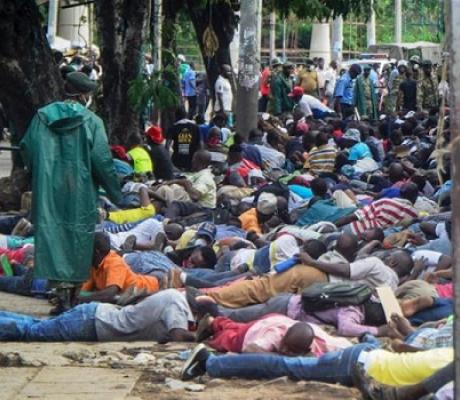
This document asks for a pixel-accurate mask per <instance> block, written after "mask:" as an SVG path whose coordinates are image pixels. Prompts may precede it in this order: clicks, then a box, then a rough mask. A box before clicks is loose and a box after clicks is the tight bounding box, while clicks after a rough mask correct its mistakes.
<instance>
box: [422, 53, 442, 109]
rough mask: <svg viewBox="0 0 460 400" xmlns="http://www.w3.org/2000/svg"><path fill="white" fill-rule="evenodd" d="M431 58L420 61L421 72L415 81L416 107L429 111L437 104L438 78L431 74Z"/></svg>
mask: <svg viewBox="0 0 460 400" xmlns="http://www.w3.org/2000/svg"><path fill="white" fill-rule="evenodd" d="M432 70H433V64H432V63H431V60H423V61H422V74H421V77H420V79H419V80H418V83H417V107H418V108H419V109H420V110H426V111H429V110H430V109H432V108H437V107H438V106H439V96H438V86H439V84H438V78H437V77H436V75H435V74H433V71H432Z"/></svg>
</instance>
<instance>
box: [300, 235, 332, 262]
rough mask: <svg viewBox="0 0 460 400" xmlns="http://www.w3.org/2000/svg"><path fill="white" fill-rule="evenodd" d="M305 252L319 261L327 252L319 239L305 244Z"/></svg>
mask: <svg viewBox="0 0 460 400" xmlns="http://www.w3.org/2000/svg"><path fill="white" fill-rule="evenodd" d="M302 249H303V251H305V252H306V253H308V255H309V256H310V257H311V258H314V259H315V260H317V259H318V258H320V257H321V256H322V255H323V254H324V253H326V252H327V247H326V245H325V244H324V243H323V242H322V241H321V240H318V239H310V240H307V241H306V242H305V244H304V245H303V247H302Z"/></svg>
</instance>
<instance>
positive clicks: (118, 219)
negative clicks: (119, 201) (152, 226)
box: [107, 204, 155, 224]
mask: <svg viewBox="0 0 460 400" xmlns="http://www.w3.org/2000/svg"><path fill="white" fill-rule="evenodd" d="M154 215H155V207H153V204H149V205H148V206H147V207H139V208H132V209H129V210H119V211H112V212H110V213H109V215H108V217H107V219H108V220H109V221H111V222H115V223H116V224H127V223H128V222H137V221H142V220H143V219H147V218H150V217H153V216H154Z"/></svg>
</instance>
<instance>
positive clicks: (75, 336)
mask: <svg viewBox="0 0 460 400" xmlns="http://www.w3.org/2000/svg"><path fill="white" fill-rule="evenodd" d="M97 305H98V304H97V303H88V304H80V305H78V306H76V307H74V308H72V309H71V310H69V311H67V312H65V313H63V314H61V315H58V316H57V317H55V318H50V319H43V320H42V319H36V318H32V317H29V316H26V315H21V314H15V313H10V312H4V311H1V312H0V341H8V340H10V341H19V340H22V341H26V342H68V341H69V342H70V341H80V342H91V341H96V340H97V335H96V327H95V321H94V320H95V315H96V308H97Z"/></svg>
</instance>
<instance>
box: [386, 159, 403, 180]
mask: <svg viewBox="0 0 460 400" xmlns="http://www.w3.org/2000/svg"><path fill="white" fill-rule="evenodd" d="M388 179H389V180H390V182H391V183H396V182H399V181H401V180H403V179H404V168H403V166H402V164H401V163H399V162H393V163H391V165H390V168H388Z"/></svg>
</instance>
